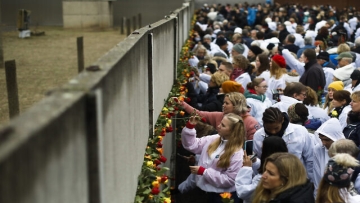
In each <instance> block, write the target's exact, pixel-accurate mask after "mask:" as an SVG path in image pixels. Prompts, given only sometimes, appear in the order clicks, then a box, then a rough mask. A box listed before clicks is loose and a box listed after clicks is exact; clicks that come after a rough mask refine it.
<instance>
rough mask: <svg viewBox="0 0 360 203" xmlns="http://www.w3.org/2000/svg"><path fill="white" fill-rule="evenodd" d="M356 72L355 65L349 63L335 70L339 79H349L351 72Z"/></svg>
mask: <svg viewBox="0 0 360 203" xmlns="http://www.w3.org/2000/svg"><path fill="white" fill-rule="evenodd" d="M353 72H354V67H353V66H352V65H351V64H349V65H346V66H344V67H342V68H338V69H336V70H335V71H334V73H333V75H334V77H336V78H337V79H339V80H342V81H344V80H347V79H350V76H351V74H352V73H353Z"/></svg>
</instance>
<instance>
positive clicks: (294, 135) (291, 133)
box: [253, 123, 314, 180]
mask: <svg viewBox="0 0 360 203" xmlns="http://www.w3.org/2000/svg"><path fill="white" fill-rule="evenodd" d="M267 136H268V135H266V134H265V130H264V128H263V127H262V128H260V129H259V130H258V131H256V132H255V134H254V138H253V142H254V147H253V150H254V153H256V154H257V157H258V158H260V157H261V153H262V145H263V141H264V139H265V137H267ZM282 139H283V140H284V141H285V143H286V146H287V148H288V150H289V153H291V154H293V155H295V156H297V157H298V158H299V159H300V161H301V162H302V163H303V164H304V166H305V168H306V172H307V174H308V177H309V178H310V180H312V178H313V175H312V173H313V149H314V143H313V139H312V138H311V137H310V135H309V133H308V131H307V130H306V128H305V127H303V126H301V125H297V124H292V123H289V125H288V127H287V128H286V130H285V133H284V135H283V136H282Z"/></svg>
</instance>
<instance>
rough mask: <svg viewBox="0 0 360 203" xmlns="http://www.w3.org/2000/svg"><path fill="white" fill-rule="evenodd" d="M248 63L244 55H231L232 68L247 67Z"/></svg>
mask: <svg viewBox="0 0 360 203" xmlns="http://www.w3.org/2000/svg"><path fill="white" fill-rule="evenodd" d="M248 65H249V61H248V60H247V58H245V56H243V55H237V56H234V57H233V66H234V68H240V69H243V70H245V69H247V67H248Z"/></svg>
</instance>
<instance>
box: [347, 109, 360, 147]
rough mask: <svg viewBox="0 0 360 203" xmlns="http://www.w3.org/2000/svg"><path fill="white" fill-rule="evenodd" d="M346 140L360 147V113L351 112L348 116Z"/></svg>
mask: <svg viewBox="0 0 360 203" xmlns="http://www.w3.org/2000/svg"><path fill="white" fill-rule="evenodd" d="M343 133H344V136H345V138H346V139H350V140H352V141H354V142H355V144H356V146H358V147H359V146H360V113H355V112H353V111H350V112H349V114H348V125H347V126H346V127H345V128H344V130H343Z"/></svg>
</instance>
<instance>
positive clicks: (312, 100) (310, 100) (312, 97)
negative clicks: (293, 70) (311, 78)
mask: <svg viewBox="0 0 360 203" xmlns="http://www.w3.org/2000/svg"><path fill="white" fill-rule="evenodd" d="M306 90H307V93H306V97H305V99H304V101H303V103H304V104H305V105H310V106H316V105H318V102H319V101H318V95H317V94H316V92H315V91H314V90H313V89H312V88H311V87H309V86H306Z"/></svg>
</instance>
